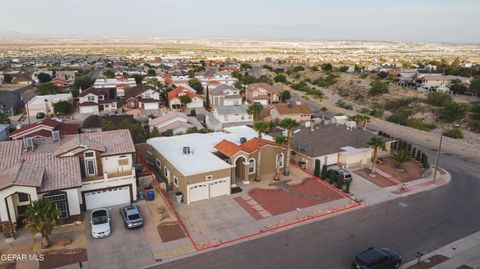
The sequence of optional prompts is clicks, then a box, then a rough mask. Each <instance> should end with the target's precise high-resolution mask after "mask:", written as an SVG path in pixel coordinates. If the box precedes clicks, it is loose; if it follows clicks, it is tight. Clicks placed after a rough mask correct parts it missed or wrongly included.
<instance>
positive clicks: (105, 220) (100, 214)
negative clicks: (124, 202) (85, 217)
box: [90, 208, 111, 238]
mask: <svg viewBox="0 0 480 269" xmlns="http://www.w3.org/2000/svg"><path fill="white" fill-rule="evenodd" d="M90 225H91V226H92V236H93V238H102V237H107V236H109V235H110V232H111V228H110V227H111V223H110V214H108V210H107V209H105V208H97V209H94V210H92V213H91V219H90Z"/></svg>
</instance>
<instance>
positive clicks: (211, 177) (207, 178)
mask: <svg viewBox="0 0 480 269" xmlns="http://www.w3.org/2000/svg"><path fill="white" fill-rule="evenodd" d="M212 179H213V175H208V176H206V177H205V180H212Z"/></svg>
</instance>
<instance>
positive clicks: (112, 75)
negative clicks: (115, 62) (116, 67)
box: [103, 69, 115, 78]
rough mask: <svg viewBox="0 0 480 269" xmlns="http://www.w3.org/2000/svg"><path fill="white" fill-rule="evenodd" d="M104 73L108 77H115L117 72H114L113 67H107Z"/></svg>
mask: <svg viewBox="0 0 480 269" xmlns="http://www.w3.org/2000/svg"><path fill="white" fill-rule="evenodd" d="M103 75H104V76H105V77H106V78H114V77H115V72H113V71H112V70H111V69H107V70H105V71H103Z"/></svg>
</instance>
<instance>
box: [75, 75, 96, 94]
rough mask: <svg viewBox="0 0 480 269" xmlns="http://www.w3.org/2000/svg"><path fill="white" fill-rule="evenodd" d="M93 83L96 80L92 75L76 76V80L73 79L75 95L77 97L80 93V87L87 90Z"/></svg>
mask: <svg viewBox="0 0 480 269" xmlns="http://www.w3.org/2000/svg"><path fill="white" fill-rule="evenodd" d="M93 83H94V81H93V79H92V78H91V77H90V76H81V77H78V78H75V80H74V81H73V90H72V95H73V96H74V97H77V96H78V93H79V92H78V90H79V89H82V90H86V89H88V88H89V87H90V86H92V85H93Z"/></svg>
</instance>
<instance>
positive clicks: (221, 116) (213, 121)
mask: <svg viewBox="0 0 480 269" xmlns="http://www.w3.org/2000/svg"><path fill="white" fill-rule="evenodd" d="M247 110H248V105H247V104H244V105H238V106H217V107H216V108H215V109H214V110H213V111H212V112H210V113H208V114H207V115H206V116H205V123H206V125H207V128H209V129H212V130H215V131H219V130H222V129H223V128H225V127H233V126H241V125H252V124H253V117H252V115H249V114H248V113H247Z"/></svg>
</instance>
